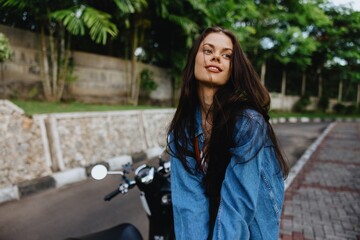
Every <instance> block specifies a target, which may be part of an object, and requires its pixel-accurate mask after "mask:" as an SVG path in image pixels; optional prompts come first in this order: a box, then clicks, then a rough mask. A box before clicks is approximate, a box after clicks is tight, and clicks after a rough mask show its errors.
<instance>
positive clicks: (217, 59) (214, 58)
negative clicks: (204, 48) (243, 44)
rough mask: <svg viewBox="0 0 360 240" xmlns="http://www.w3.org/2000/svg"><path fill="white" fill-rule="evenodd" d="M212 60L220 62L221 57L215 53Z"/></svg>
mask: <svg viewBox="0 0 360 240" xmlns="http://www.w3.org/2000/svg"><path fill="white" fill-rule="evenodd" d="M210 61H211V62H218V63H220V57H219V56H218V55H216V54H214V55H213V56H212V58H211V60H210Z"/></svg>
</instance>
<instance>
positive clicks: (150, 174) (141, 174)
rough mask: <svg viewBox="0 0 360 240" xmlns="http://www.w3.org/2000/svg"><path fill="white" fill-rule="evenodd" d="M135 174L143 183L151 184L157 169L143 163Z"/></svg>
mask: <svg viewBox="0 0 360 240" xmlns="http://www.w3.org/2000/svg"><path fill="white" fill-rule="evenodd" d="M135 175H136V177H137V178H138V179H140V181H141V183H144V184H149V183H151V182H152V181H153V180H154V176H155V169H154V168H153V167H150V166H147V165H142V166H140V167H138V168H137V169H136V170H135Z"/></svg>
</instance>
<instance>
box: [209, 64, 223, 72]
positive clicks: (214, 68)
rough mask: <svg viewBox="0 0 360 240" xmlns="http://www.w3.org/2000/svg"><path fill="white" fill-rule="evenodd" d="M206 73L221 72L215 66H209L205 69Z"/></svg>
mask: <svg viewBox="0 0 360 240" xmlns="http://www.w3.org/2000/svg"><path fill="white" fill-rule="evenodd" d="M205 68H206V69H207V70H208V71H210V72H214V73H219V72H222V69H221V68H219V67H217V66H213V65H209V66H206V67H205Z"/></svg>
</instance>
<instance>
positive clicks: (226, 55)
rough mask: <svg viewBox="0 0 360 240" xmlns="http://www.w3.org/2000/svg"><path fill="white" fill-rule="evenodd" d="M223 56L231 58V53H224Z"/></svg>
mask: <svg viewBox="0 0 360 240" xmlns="http://www.w3.org/2000/svg"><path fill="white" fill-rule="evenodd" d="M223 57H224V58H225V59H231V54H223Z"/></svg>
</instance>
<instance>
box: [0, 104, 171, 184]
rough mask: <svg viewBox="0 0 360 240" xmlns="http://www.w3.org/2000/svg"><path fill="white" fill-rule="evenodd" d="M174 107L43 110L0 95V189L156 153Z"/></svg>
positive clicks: (163, 140) (163, 143)
mask: <svg viewBox="0 0 360 240" xmlns="http://www.w3.org/2000/svg"><path fill="white" fill-rule="evenodd" d="M173 113H174V109H158V110H143V111H111V112H87V113H65V114H41V115H34V116H33V118H29V117H27V116H25V115H24V112H23V110H21V109H20V108H18V107H17V106H16V105H14V104H13V103H11V102H9V101H7V100H0V150H1V152H0V163H1V164H0V189H2V188H12V187H13V186H16V185H19V184H20V185H21V184H22V183H23V182H26V181H30V180H33V179H37V178H42V177H46V176H49V175H52V174H55V173H58V172H63V171H68V170H71V169H76V168H84V167H87V166H91V165H93V164H95V163H100V162H108V161H109V160H110V159H116V158H118V157H120V156H126V155H128V156H132V155H136V154H144V155H145V157H147V158H151V157H154V155H153V154H154V153H156V154H157V153H160V151H161V148H162V147H163V146H165V143H166V131H167V127H168V124H169V122H170V119H171V117H172V115H173Z"/></svg>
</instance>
